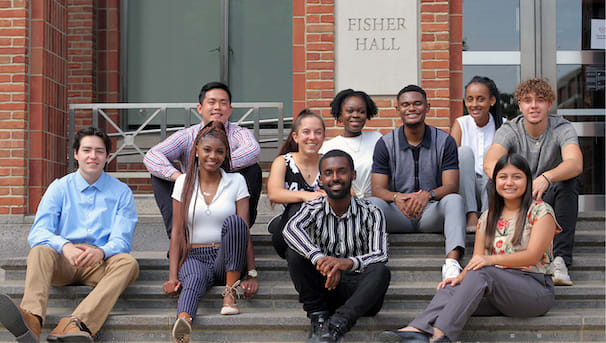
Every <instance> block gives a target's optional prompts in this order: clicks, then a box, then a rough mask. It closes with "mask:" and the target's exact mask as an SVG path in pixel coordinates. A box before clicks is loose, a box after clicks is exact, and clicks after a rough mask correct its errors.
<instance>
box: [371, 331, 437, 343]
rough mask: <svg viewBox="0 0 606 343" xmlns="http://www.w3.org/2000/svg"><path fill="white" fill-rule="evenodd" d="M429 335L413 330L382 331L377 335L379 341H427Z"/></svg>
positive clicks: (420, 342)
mask: <svg viewBox="0 0 606 343" xmlns="http://www.w3.org/2000/svg"><path fill="white" fill-rule="evenodd" d="M429 337H430V335H428V334H426V333H423V332H414V331H383V332H381V333H380V334H379V336H377V338H378V339H379V342H394V343H395V342H406V343H428V342H429Z"/></svg>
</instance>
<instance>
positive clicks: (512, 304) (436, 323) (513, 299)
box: [408, 266, 555, 341]
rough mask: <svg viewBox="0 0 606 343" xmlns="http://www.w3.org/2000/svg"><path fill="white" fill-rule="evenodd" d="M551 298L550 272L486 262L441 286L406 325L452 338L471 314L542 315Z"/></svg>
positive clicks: (552, 293) (550, 302)
mask: <svg viewBox="0 0 606 343" xmlns="http://www.w3.org/2000/svg"><path fill="white" fill-rule="evenodd" d="M554 298H555V293H554V289H553V281H552V279H551V276H550V275H545V274H539V273H529V272H524V271H521V270H518V269H501V268H497V267H494V266H489V267H484V268H482V269H479V270H472V271H468V272H467V275H465V278H464V279H463V282H462V283H461V284H460V285H456V286H454V287H452V286H446V287H445V288H442V289H440V290H439V291H438V292H437V293H436V295H435V296H434V297H433V299H432V300H431V303H429V306H427V308H426V309H425V311H423V313H421V314H420V315H419V316H417V318H415V319H414V320H413V321H412V322H410V324H408V325H410V326H412V327H415V328H417V329H419V330H421V331H425V332H427V333H429V334H433V328H434V327H436V328H438V329H440V330H442V331H443V332H444V333H445V334H446V337H448V338H449V339H450V340H451V341H455V340H456V339H457V336H458V335H459V333H460V332H461V330H463V327H464V326H465V323H467V320H468V319H469V317H471V316H472V315H476V316H499V315H505V316H509V317H536V316H541V315H543V314H545V313H547V311H549V309H551V307H552V306H553V303H554Z"/></svg>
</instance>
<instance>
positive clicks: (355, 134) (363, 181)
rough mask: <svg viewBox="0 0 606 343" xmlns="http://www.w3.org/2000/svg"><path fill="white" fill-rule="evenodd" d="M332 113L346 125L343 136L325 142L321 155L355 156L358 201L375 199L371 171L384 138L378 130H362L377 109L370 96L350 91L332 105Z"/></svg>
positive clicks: (353, 184) (340, 96) (354, 192)
mask: <svg viewBox="0 0 606 343" xmlns="http://www.w3.org/2000/svg"><path fill="white" fill-rule="evenodd" d="M330 113H331V114H332V115H333V116H334V117H335V118H336V119H337V121H338V122H339V123H342V124H343V134H341V135H340V136H337V137H335V138H333V139H331V140H329V141H326V142H324V144H323V145H322V149H320V153H322V154H324V153H326V152H328V151H330V150H333V149H339V150H343V151H345V152H347V153H348V154H350V155H351V157H352V158H353V161H354V167H355V169H356V179H355V180H354V181H353V183H352V188H351V190H352V194H353V195H355V196H357V197H358V198H365V197H370V196H372V191H371V187H370V170H371V168H372V154H373V152H374V150H375V144H376V143H377V141H378V140H379V138H381V133H379V132H378V131H362V129H363V128H364V125H365V124H366V120H370V118H372V117H374V116H375V115H376V114H377V106H376V105H375V103H374V101H372V99H371V98H370V97H369V96H368V94H366V93H364V92H362V91H354V90H353V89H346V90H343V91H340V92H339V94H337V95H336V96H335V98H334V99H333V101H332V102H331V103H330Z"/></svg>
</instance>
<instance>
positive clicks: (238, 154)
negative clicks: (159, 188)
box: [143, 122, 261, 180]
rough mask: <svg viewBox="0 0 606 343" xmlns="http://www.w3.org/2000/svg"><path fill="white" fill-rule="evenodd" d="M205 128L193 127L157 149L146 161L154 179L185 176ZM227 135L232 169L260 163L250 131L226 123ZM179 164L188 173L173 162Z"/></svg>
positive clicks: (144, 161) (167, 140) (170, 137)
mask: <svg viewBox="0 0 606 343" xmlns="http://www.w3.org/2000/svg"><path fill="white" fill-rule="evenodd" d="M203 127H204V124H202V123H200V124H197V125H193V126H190V127H188V128H186V129H183V130H179V131H177V132H175V133H174V134H172V135H170V136H169V137H168V138H166V139H165V140H164V141H162V142H160V143H158V144H156V145H155V146H153V147H152V148H151V149H149V151H148V152H147V154H145V158H144V159H143V163H144V164H145V166H146V167H147V170H149V172H150V173H152V175H154V176H157V177H159V178H162V179H166V180H169V179H170V176H171V175H173V174H174V173H176V172H179V173H181V172H185V170H186V169H187V164H188V163H189V152H190V151H191V148H192V146H193V145H194V140H195V139H196V135H197V134H198V132H200V130H201V129H202V128H203ZM225 131H226V133H227V139H228V140H229V148H230V150H231V168H232V170H239V169H243V168H246V167H248V166H251V165H253V164H255V163H257V162H259V156H260V155H261V149H260V147H259V143H258V142H257V140H255V136H253V134H252V133H250V131H248V129H246V128H243V127H240V126H238V125H235V124H232V123H230V122H226V123H225ZM174 160H179V161H181V163H182V164H183V168H185V170H183V171H180V170H177V169H176V168H175V167H174V166H173V164H172V163H171V161H174Z"/></svg>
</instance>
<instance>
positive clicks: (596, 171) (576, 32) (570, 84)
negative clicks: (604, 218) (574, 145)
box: [555, 0, 606, 211]
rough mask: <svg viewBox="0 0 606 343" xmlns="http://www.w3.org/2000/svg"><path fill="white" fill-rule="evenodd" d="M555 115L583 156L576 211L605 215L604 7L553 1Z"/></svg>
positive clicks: (596, 2) (593, 1) (594, 1)
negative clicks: (566, 124) (570, 132)
mask: <svg viewBox="0 0 606 343" xmlns="http://www.w3.org/2000/svg"><path fill="white" fill-rule="evenodd" d="M555 22H556V37H555V41H556V65H555V70H556V72H555V74H556V80H557V86H556V87H557V88H556V89H557V92H556V95H557V114H558V115H562V116H564V117H565V118H566V119H568V120H569V121H571V122H572V124H573V125H574V127H575V128H576V130H577V133H578V135H579V143H580V145H581V150H582V151H583V174H582V175H581V176H580V177H579V182H580V186H581V194H582V195H581V197H580V204H579V205H580V208H584V209H585V210H601V211H603V210H604V192H605V189H604V188H605V187H604V175H605V174H604V156H605V152H604V119H605V114H606V113H605V112H606V111H605V109H604V107H605V104H604V90H605V88H604V74H605V73H604V51H605V48H606V17H605V16H604V1H601V0H583V1H569V0H557V4H556V21H555Z"/></svg>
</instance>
